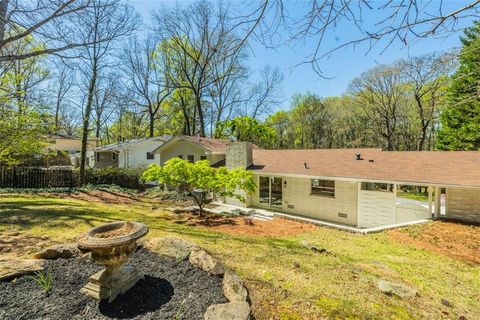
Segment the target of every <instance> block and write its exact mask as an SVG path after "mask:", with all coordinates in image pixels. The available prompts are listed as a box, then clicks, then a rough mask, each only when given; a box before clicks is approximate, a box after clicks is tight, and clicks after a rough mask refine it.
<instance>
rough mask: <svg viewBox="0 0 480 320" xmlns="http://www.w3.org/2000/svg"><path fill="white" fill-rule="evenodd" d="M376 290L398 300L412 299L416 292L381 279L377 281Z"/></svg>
mask: <svg viewBox="0 0 480 320" xmlns="http://www.w3.org/2000/svg"><path fill="white" fill-rule="evenodd" d="M378 288H379V289H380V291H381V292H383V293H385V294H387V295H396V296H398V297H400V298H413V297H415V296H416V295H417V290H415V289H413V288H410V287H407V286H405V285H402V284H399V283H394V282H390V281H387V280H383V279H380V280H378Z"/></svg>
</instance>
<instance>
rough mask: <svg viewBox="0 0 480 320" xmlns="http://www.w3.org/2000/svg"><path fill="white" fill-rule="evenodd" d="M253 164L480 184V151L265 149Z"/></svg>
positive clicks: (265, 168)
mask: <svg viewBox="0 0 480 320" xmlns="http://www.w3.org/2000/svg"><path fill="white" fill-rule="evenodd" d="M356 153H360V154H361V157H362V158H363V159H364V160H355V154H356ZM371 160H373V161H371ZM253 163H254V165H253V166H252V167H251V170H253V171H254V172H259V173H270V174H279V175H281V174H293V175H307V176H319V177H332V178H333V177H336V178H353V179H359V180H377V181H392V182H405V183H421V184H435V185H458V186H473V187H480V151H381V149H316V150H262V149H261V150H253ZM305 163H306V167H307V168H308V169H307V168H305Z"/></svg>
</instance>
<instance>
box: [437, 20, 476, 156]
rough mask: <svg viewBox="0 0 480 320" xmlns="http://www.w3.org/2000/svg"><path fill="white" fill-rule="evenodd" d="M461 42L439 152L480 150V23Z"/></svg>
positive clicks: (439, 140) (471, 28) (442, 127)
mask: <svg viewBox="0 0 480 320" xmlns="http://www.w3.org/2000/svg"><path fill="white" fill-rule="evenodd" d="M460 40H461V42H462V49H461V51H460V56H459V68H458V70H457V71H456V72H455V74H454V75H453V79H452V84H451V87H450V88H449V96H448V106H447V107H446V108H445V110H444V111H443V113H442V115H441V117H440V123H441V127H440V130H439V132H438V139H437V148H438V149H439V150H480V21H476V22H474V25H473V26H472V27H470V28H468V29H466V30H465V32H464V36H463V37H461V38H460Z"/></svg>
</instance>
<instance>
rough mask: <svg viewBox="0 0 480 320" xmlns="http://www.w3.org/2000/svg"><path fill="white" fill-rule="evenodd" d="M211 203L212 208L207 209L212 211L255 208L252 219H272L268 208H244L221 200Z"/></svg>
mask: <svg viewBox="0 0 480 320" xmlns="http://www.w3.org/2000/svg"><path fill="white" fill-rule="evenodd" d="M212 204H214V205H215V207H214V208H208V211H210V212H213V213H217V214H219V213H222V212H232V211H234V210H242V211H245V212H249V211H252V210H255V215H254V217H253V219H254V220H260V221H269V220H272V219H273V216H274V213H273V212H271V211H268V210H264V209H257V208H244V207H240V206H234V205H231V204H226V203H222V202H217V201H215V202H212Z"/></svg>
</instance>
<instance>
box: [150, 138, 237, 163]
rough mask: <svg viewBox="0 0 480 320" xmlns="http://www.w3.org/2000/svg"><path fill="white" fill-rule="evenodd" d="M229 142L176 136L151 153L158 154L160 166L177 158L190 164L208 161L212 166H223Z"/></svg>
mask: <svg viewBox="0 0 480 320" xmlns="http://www.w3.org/2000/svg"><path fill="white" fill-rule="evenodd" d="M228 143H230V141H229V140H225V139H212V138H204V137H198V136H185V135H181V136H176V137H173V138H171V139H170V140H168V141H167V142H165V143H164V144H163V145H161V146H160V147H158V148H156V149H155V150H153V151H152V152H153V153H155V154H160V159H161V161H160V164H161V165H163V164H164V163H165V161H167V160H169V159H172V158H175V157H178V158H182V159H185V160H188V161H191V162H195V161H198V160H208V161H209V162H210V164H211V165H212V166H224V165H225V150H226V147H227V144H228Z"/></svg>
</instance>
